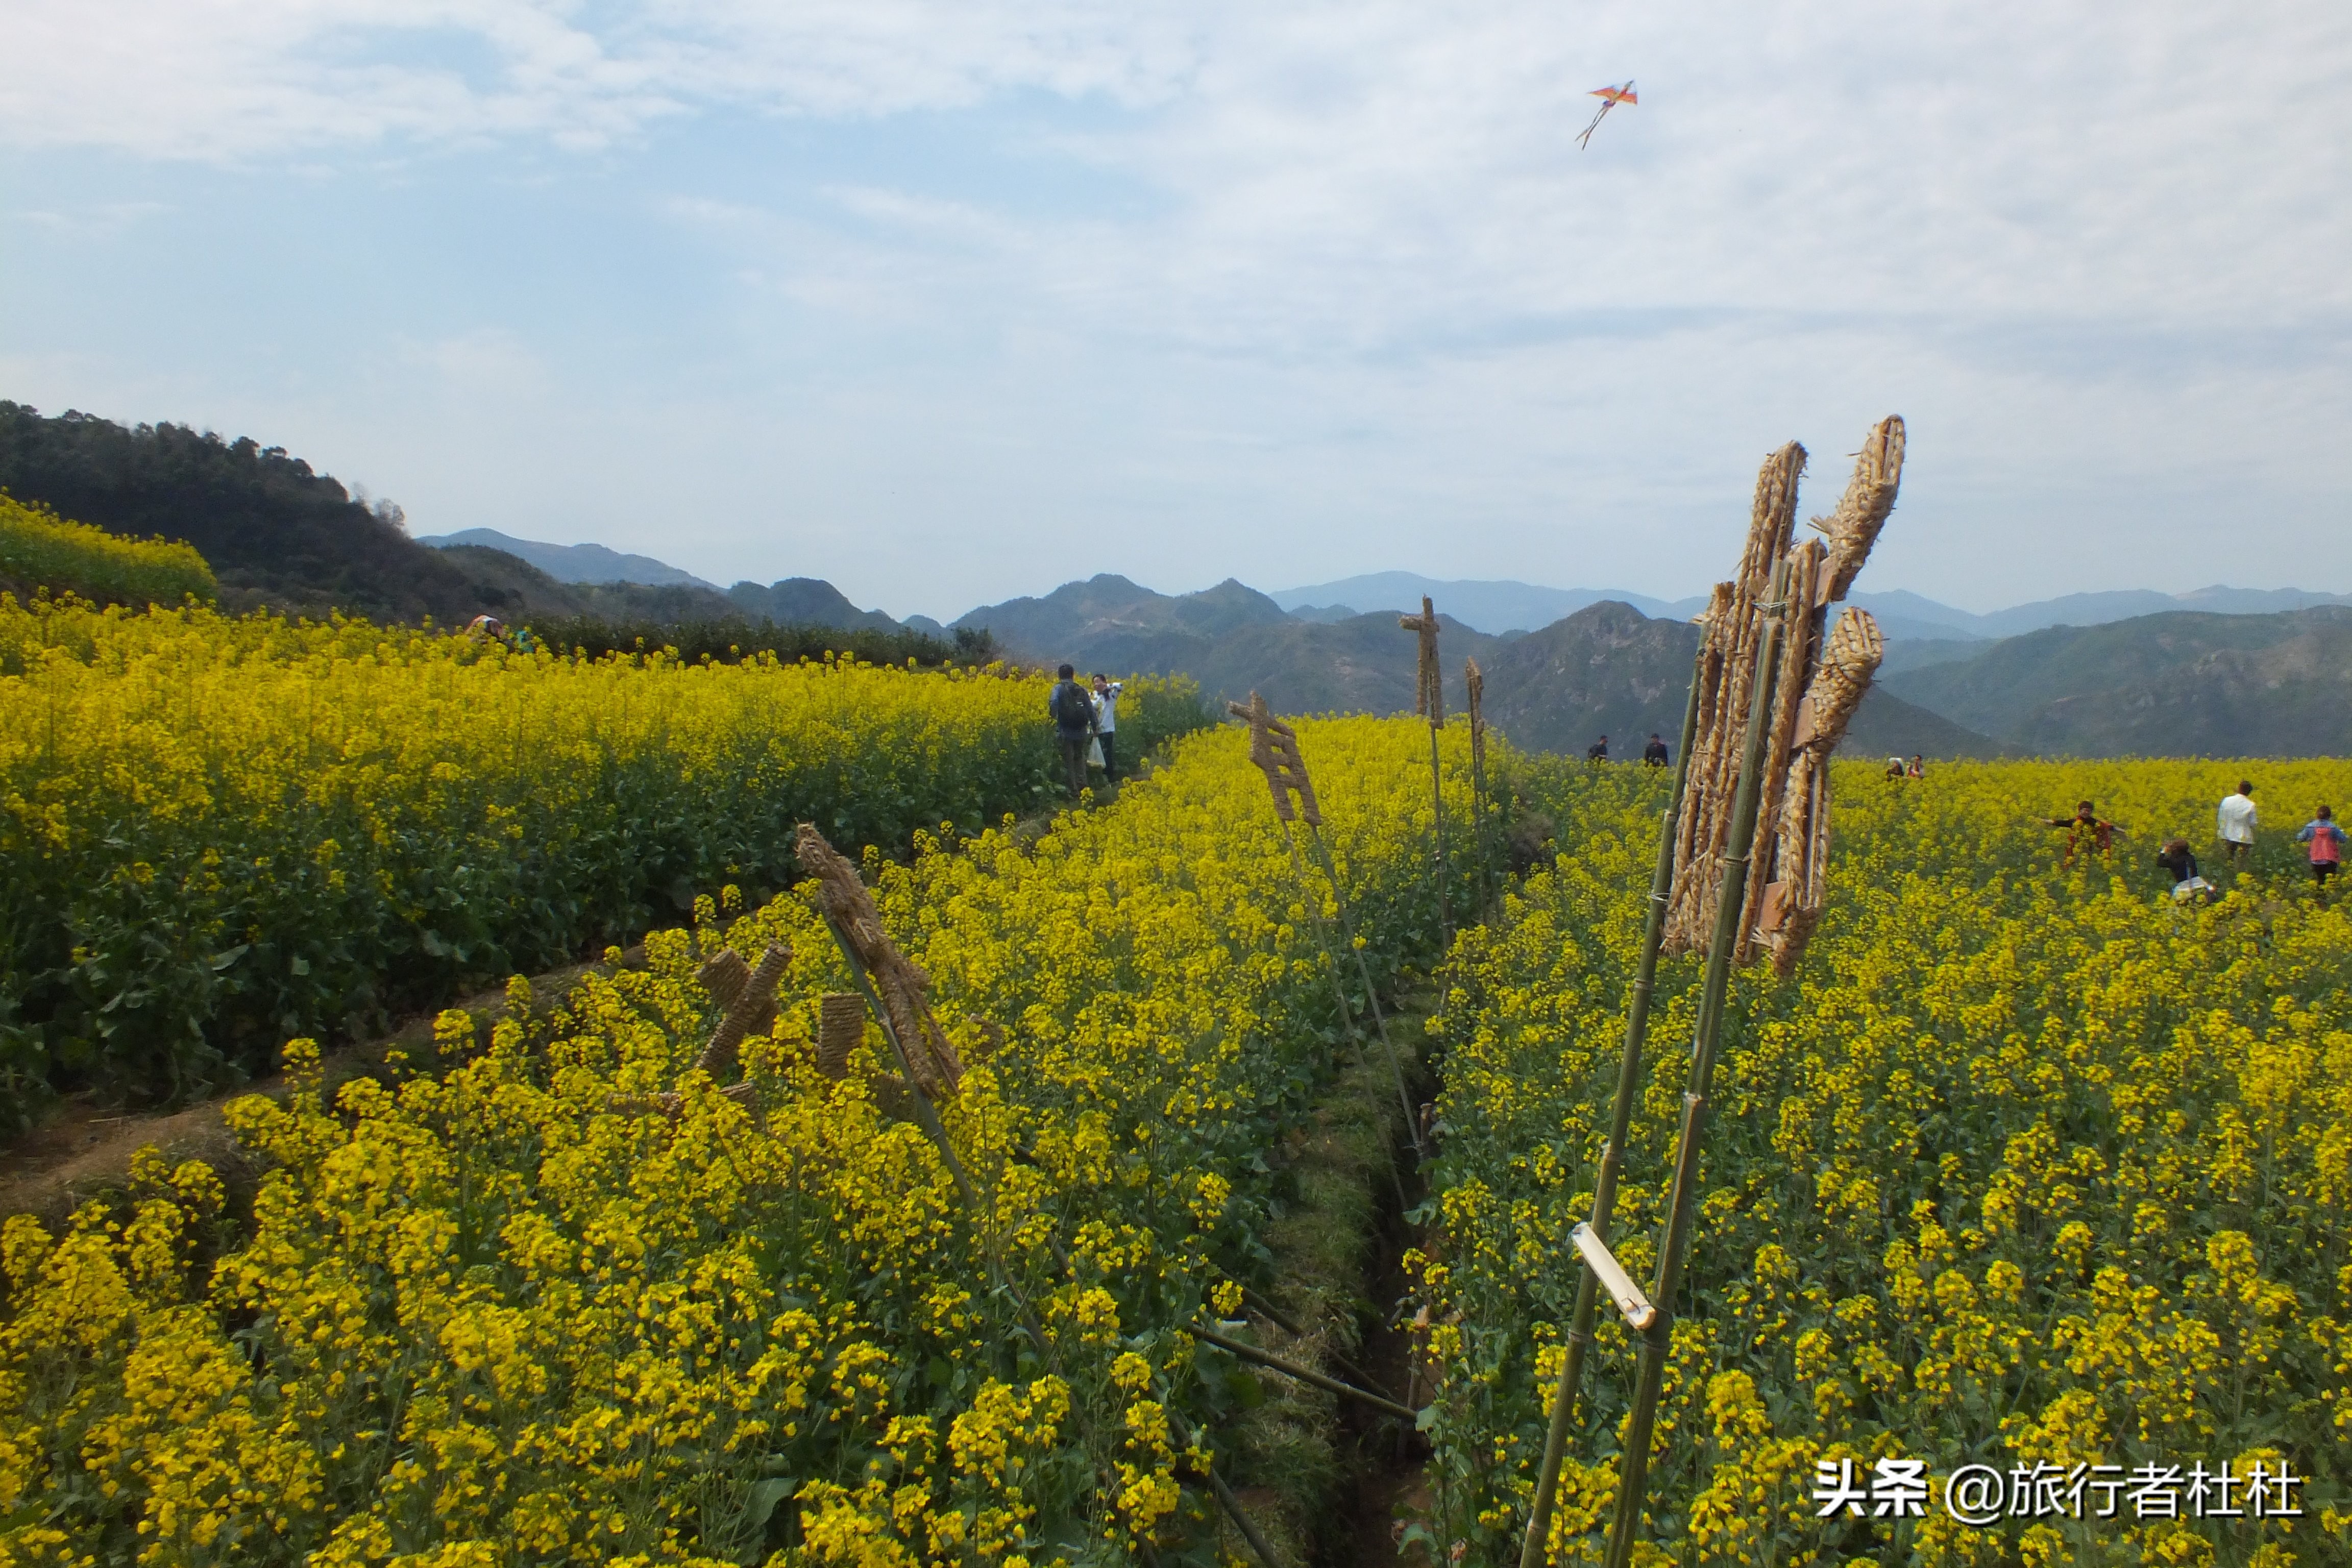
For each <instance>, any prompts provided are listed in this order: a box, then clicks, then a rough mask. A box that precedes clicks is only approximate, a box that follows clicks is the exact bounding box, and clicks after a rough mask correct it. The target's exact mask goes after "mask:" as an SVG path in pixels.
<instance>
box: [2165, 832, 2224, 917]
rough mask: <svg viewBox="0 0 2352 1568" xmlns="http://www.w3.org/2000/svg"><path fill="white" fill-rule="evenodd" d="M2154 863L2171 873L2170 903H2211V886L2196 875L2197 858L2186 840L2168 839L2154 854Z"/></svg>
mask: <svg viewBox="0 0 2352 1568" xmlns="http://www.w3.org/2000/svg"><path fill="white" fill-rule="evenodd" d="M2156 863H2157V864H2158V865H2159V866H2161V867H2163V868H2165V869H2166V870H2167V871H2169V872H2170V873H2172V901H2173V902H2174V903H2176V904H2185V903H2188V902H2189V900H2192V899H2193V900H2197V901H2198V902H2200V903H2211V902H2212V901H2213V884H2212V883H2210V882H2209V881H2207V880H2206V879H2204V878H2202V877H2200V876H2199V875H2198V874H2197V856H2196V854H2195V853H2194V852H2193V851H2192V850H2190V848H2189V840H2187V839H2186V838H2168V839H2166V840H2165V842H2164V847H2163V848H2161V849H2159V850H2158V851H2157V852H2156Z"/></svg>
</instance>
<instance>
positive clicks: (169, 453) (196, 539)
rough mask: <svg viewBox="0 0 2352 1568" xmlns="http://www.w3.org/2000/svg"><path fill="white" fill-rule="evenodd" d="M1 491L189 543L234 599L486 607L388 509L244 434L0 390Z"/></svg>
mask: <svg viewBox="0 0 2352 1568" xmlns="http://www.w3.org/2000/svg"><path fill="white" fill-rule="evenodd" d="M0 489H5V490H7V491H8V492H9V493H10V494H11V495H13V496H15V497H16V499H17V500H37V501H42V502H45V503H47V505H48V506H50V507H52V508H54V509H55V510H57V511H58V514H59V515H61V516H64V517H69V518H72V519H74V520H76V521H80V522H87V523H91V524H94V525H96V526H97V527H100V528H103V529H106V530H107V531H110V532H113V533H120V534H127V535H131V536H133V537H139V538H144V537H147V536H149V535H162V536H163V537H164V538H167V539H184V540H185V541H187V542H189V543H190V544H193V545H194V546H195V547H196V549H197V550H198V551H199V552H202V553H203V555H204V557H205V560H206V561H208V562H210V563H212V568H213V574H214V575H215V576H216V577H217V578H218V579H219V580H220V584H221V588H222V595H223V599H224V601H225V602H226V604H228V605H231V606H232V607H247V606H250V605H257V604H267V605H270V606H271V607H273V608H277V609H282V610H286V611H289V612H298V613H308V614H320V613H323V612H324V611H325V610H326V609H328V608H329V607H330V606H332V607H335V608H340V609H343V610H347V611H349V612H351V613H352V614H355V615H364V616H372V617H374V618H377V619H382V620H409V621H413V620H417V619H420V618H422V617H423V616H428V615H429V616H435V617H436V618H437V619H440V620H443V621H451V620H459V619H463V618H465V617H467V616H473V615H476V614H478V613H479V612H480V611H482V610H484V609H488V608H494V607H495V605H494V603H490V602H486V601H485V597H484V595H482V593H481V592H480V591H479V584H477V583H476V582H475V581H474V577H473V575H472V574H469V573H468V572H467V570H466V568H465V567H464V566H463V565H462V564H460V563H457V562H456V561H452V560H451V559H449V558H448V557H447V556H446V555H444V554H443V553H442V552H439V551H436V550H428V549H426V548H425V546H423V545H421V544H419V543H417V542H415V540H413V539H411V538H409V537H408V535H407V534H406V533H405V532H404V531H403V530H402V528H401V523H400V513H399V510H398V509H397V508H396V507H393V506H391V505H389V504H382V505H378V506H375V507H369V506H365V505H362V503H361V502H359V501H358V500H354V499H353V498H352V494H351V492H350V491H348V490H346V489H344V488H343V487H342V486H341V484H340V483H338V482H337V481H336V480H334V479H331V478H329V477H328V476H326V475H324V474H320V473H314V472H312V471H311V468H310V464H308V463H306V462H304V461H302V459H300V458H294V457H289V456H288V455H287V453H286V451H285V449H284V448H283V447H264V446H261V445H260V444H259V443H257V442H256V441H254V440H252V439H251V438H249V437H247V438H240V439H238V440H235V441H226V440H223V439H222V438H221V437H218V436H216V435H214V434H212V433H211V432H209V431H206V432H201V433H200V432H198V431H195V430H193V429H190V428H189V427H188V426H184V425H169V424H165V425H140V426H122V425H117V424H115V423H114V422H113V421H112V420H110V419H101V418H99V417H97V416H93V415H88V414H80V413H77V412H74V411H71V410H68V412H66V413H64V414H62V415H58V416H54V417H46V418H45V417H43V416H42V415H41V413H40V411H39V410H37V409H35V408H30V407H27V406H26V405H23V404H19V403H10V402H7V401H5V400H0Z"/></svg>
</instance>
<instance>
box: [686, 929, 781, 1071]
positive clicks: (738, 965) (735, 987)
mask: <svg viewBox="0 0 2352 1568" xmlns="http://www.w3.org/2000/svg"><path fill="white" fill-rule="evenodd" d="M792 958H793V954H792V950H791V949H790V948H784V947H771V948H769V949H768V950H767V951H766V952H762V953H761V955H760V967H759V968H757V969H751V968H748V967H747V966H746V965H745V964H744V963H743V955H742V954H741V953H739V952H736V951H735V950H734V949H733V948H727V949H724V950H722V951H721V952H719V953H717V954H714V955H713V956H712V957H711V958H710V959H709V961H707V962H706V963H704V964H703V966H702V969H701V972H700V973H698V975H697V976H696V978H697V979H699V980H701V981H702V982H703V984H704V986H705V988H706V989H708V990H709V992H710V994H711V995H712V996H713V997H715V998H716V999H717V1000H718V1002H719V1005H720V1006H722V1007H724V1008H726V1009H727V1013H726V1016H724V1017H722V1018H720V1019H719V1026H718V1027H717V1028H715V1029H713V1030H712V1031H711V1032H710V1038H709V1042H708V1043H706V1044H705V1045H704V1046H703V1047H702V1054H701V1056H699V1057H698V1058H695V1063H694V1065H695V1066H696V1067H698V1068H701V1069H702V1070H703V1071H704V1072H707V1073H709V1075H710V1076H711V1077H712V1078H714V1079H717V1078H732V1077H734V1076H735V1065H736V1059H737V1057H736V1053H737V1050H738V1048H739V1047H741V1045H742V1044H743V1038H744V1037H745V1036H747V1035H749V1034H751V1032H752V1031H753V1030H755V1029H764V1028H766V1027H768V1026H770V1025H771V1024H772V1023H774V1022H775V1021H776V987H777V985H778V984H781V983H782V980H783V978H784V966H785V965H786V964H788V963H791V962H792Z"/></svg>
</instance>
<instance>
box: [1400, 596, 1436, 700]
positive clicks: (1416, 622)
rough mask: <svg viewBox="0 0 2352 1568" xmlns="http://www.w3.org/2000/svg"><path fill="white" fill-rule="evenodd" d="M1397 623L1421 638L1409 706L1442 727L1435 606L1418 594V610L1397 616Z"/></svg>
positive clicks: (1427, 598)
mask: <svg viewBox="0 0 2352 1568" xmlns="http://www.w3.org/2000/svg"><path fill="white" fill-rule="evenodd" d="M1397 625H1398V626H1402V627H1403V628H1404V629H1405V630H1406V631H1409V632H1413V633H1417V634H1418V635H1419V637H1420V638H1421V660H1420V668H1417V669H1416V670H1415V671H1414V672H1413V681H1414V685H1413V695H1412V710H1413V711H1414V712H1415V713H1418V714H1421V715H1422V716H1423V717H1424V718H1426V719H1427V720H1428V721H1429V724H1430V728H1432V729H1433V730H1442V729H1444V727H1445V679H1444V672H1443V671H1442V670H1441V669H1440V668H1438V663H1437V610H1436V607H1435V606H1434V605H1431V604H1430V602H1429V595H1426V594H1423V595H1422V596H1421V614H1419V615H1417V616H1398V617H1397Z"/></svg>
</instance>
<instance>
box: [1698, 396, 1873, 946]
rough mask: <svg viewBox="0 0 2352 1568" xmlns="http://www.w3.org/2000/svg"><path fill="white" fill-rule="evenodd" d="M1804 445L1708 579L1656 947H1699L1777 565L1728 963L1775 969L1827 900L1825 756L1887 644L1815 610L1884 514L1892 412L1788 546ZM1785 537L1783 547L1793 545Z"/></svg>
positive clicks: (1792, 447)
mask: <svg viewBox="0 0 2352 1568" xmlns="http://www.w3.org/2000/svg"><path fill="white" fill-rule="evenodd" d="M1804 470H1805V449H1804V448H1803V447H1801V446H1798V445H1797V444H1796V443H1795V442H1793V441H1792V442H1790V444H1789V445H1788V446H1786V447H1781V448H1780V450H1779V451H1777V452H1775V453H1773V454H1772V455H1771V456H1770V457H1769V458H1766V459H1765V461H1764V468H1763V471H1762V472H1761V473H1759V475H1758V476H1757V480H1756V500H1755V505H1754V508H1753V510H1752V511H1751V513H1750V516H1749V521H1748V541H1747V545H1746V547H1745V549H1744V550H1743V551H1742V552H1741V555H1740V561H1739V572H1738V576H1737V577H1735V578H1734V579H1733V580H1732V581H1730V582H1728V583H1718V584H1716V588H1715V593H1714V595H1713V597H1712V599H1711V600H1710V602H1709V604H1708V606H1707V611H1706V615H1705V616H1703V617H1701V628H1702V629H1701V633H1700V657H1699V660H1698V668H1697V675H1696V679H1697V680H1698V682H1699V711H1698V727H1697V731H1696V736H1697V739H1696V744H1695V746H1694V747H1693V750H1692V752H1691V758H1690V763H1691V773H1690V784H1689V788H1688V791H1687V793H1686V794H1685V796H1684V799H1683V809H1682V815H1681V817H1680V818H1679V819H1678V821H1677V823H1676V825H1675V871H1674V884H1673V902H1672V905H1671V907H1670V909H1669V910H1668V914H1667V920H1666V930H1665V948H1666V951H1667V952H1694V951H1697V950H1701V949H1704V948H1705V947H1706V944H1707V941H1708V938H1709V935H1710V934H1711V932H1712V931H1713V930H1714V927H1715V918H1716V903H1717V897H1718V895H1719V893H1720V891H1721V889H1722V886H1723V861H1722V858H1723V857H1724V856H1725V855H1727V854H1729V853H1731V848H1732V847H1731V846H1730V845H1729V844H1728V843H1727V837H1728V835H1729V833H1730V827H1731V800H1732V792H1733V786H1734V785H1735V784H1736V783H1737V782H1738V771H1739V761H1740V747H1741V742H1742V739H1743V730H1744V726H1745V725H1746V722H1747V716H1748V705H1749V700H1750V694H1751V692H1752V691H1753V687H1752V685H1751V684H1750V683H1751V682H1752V681H1753V680H1754V679H1757V677H1758V675H1759V672H1758V671H1757V669H1756V668H1755V665H1756V652H1757V649H1758V647H1759V644H1760V642H1761V639H1762V636H1763V627H1764V619H1765V608H1764V601H1765V599H1766V598H1767V596H1768V595H1769V589H1770V585H1771V584H1772V582H1773V580H1774V574H1776V572H1779V571H1780V570H1781V569H1782V568H1784V567H1785V569H1786V571H1787V590H1786V599H1785V603H1786V605H1787V612H1786V613H1787V636H1786V637H1785V638H1784V640H1783V642H1782V645H1781V656H1780V665H1779V669H1778V671H1777V674H1778V679H1777V681H1776V683H1775V685H1774V687H1773V690H1772V707H1771V713H1770V731H1769V744H1768V750H1767V752H1766V756H1765V767H1764V773H1763V774H1762V779H1761V784H1762V787H1763V790H1764V795H1763V799H1762V802H1761V809H1760V811H1759V815H1758V818H1757V825H1756V837H1755V840H1754V842H1753V843H1752V844H1751V845H1750V846H1748V849H1749V852H1750V853H1751V854H1752V856H1753V857H1754V858H1753V860H1752V862H1751V864H1750V869H1749V875H1748V886H1747V892H1746V897H1745V900H1743V907H1742V916H1741V921H1740V925H1739V935H1738V949H1737V951H1736V952H1735V955H1734V962H1736V963H1750V962H1753V961H1754V960H1755V959H1756V958H1758V957H1759V956H1761V955H1762V954H1763V953H1765V952H1769V953H1770V954H1771V957H1772V963H1773V965H1774V967H1775V968H1777V969H1778V970H1780V972H1781V973H1787V972H1788V971H1789V970H1790V969H1791V968H1792V967H1793V966H1794V965H1795V963H1796V962H1797V959H1798V957H1799V955H1800V954H1801V953H1802V952H1804V947H1805V940H1806V938H1807V937H1808V936H1809V935H1810V934H1811V931H1812V928H1813V924H1814V922H1815V921H1817V920H1819V919H1820V916H1821V909H1822V900H1823V898H1824V897H1825V896H1826V893H1827V887H1826V881H1825V878H1824V875H1823V872H1824V868H1826V866H1827V864H1828V859H1829V822H1830V813H1829V770H1828V765H1827V764H1828V761H1829V756H1830V753H1831V752H1832V751H1834V750H1835V749H1836V747H1837V742H1838V741H1839V739H1840V738H1841V737H1842V736H1843V735H1844V733H1845V728H1846V725H1847V724H1848V723H1849V722H1850V721H1852V720H1853V711H1854V709H1855V708H1856V707H1857V706H1858V705H1859V704H1860V703H1861V701H1862V699H1863V695H1864V693H1865V692H1867V691H1868V690H1869V689H1870V680H1871V677H1872V675H1873V674H1874V673H1875V672H1876V670H1877V668H1878V663H1879V660H1880V658H1883V657H1884V655H1885V643H1884V641H1883V639H1882V638H1881V637H1880V636H1879V632H1878V626H1877V623H1876V622H1874V620H1872V619H1871V617H1870V615H1869V613H1868V612H1867V611H1864V610H1862V609H1858V608H1853V609H1848V610H1847V611H1846V612H1845V614H1844V615H1843V616H1841V617H1840V618H1839V620H1838V621H1837V623H1836V625H1835V626H1834V627H1833V628H1832V627H1831V626H1829V625H1828V616H1829V606H1830V605H1833V604H1835V603H1836V602H1837V601H1839V600H1841V599H1843V598H1844V597H1845V594H1846V590H1847V589H1848V588H1849V587H1851V586H1852V585H1853V579H1854V575H1855V574H1857V573H1859V572H1860V571H1861V570H1862V566H1863V563H1864V561H1866V560H1868V559H1869V556H1870V549H1871V546H1872V544H1873V543H1874V542H1876V540H1877V538H1878V533H1879V530H1880V529H1881V528H1883V527H1884V526H1885V522H1886V517H1887V514H1888V513H1889V512H1890V511H1892V510H1894V507H1895V491H1896V489H1897V488H1898V487H1899V485H1900V483H1901V480H1902V476H1903V421H1902V420H1901V419H1900V418H1899V417H1896V416H1892V415H1890V416H1887V417H1886V418H1885V419H1883V420H1881V421H1879V423H1878V424H1877V425H1876V426H1874V427H1873V428H1872V430H1871V432H1870V437H1869V439H1868V440H1866V441H1865V442H1864V444H1863V448H1862V451H1861V452H1860V453H1859V454H1857V455H1856V458H1855V462H1854V469H1853V479H1852V480H1851V481H1850V482H1849V483H1848V484H1847V486H1846V489H1845V494H1844V496H1843V498H1842V499H1841V500H1839V502H1838V504H1837V507H1836V510H1833V511H1832V512H1831V514H1830V515H1829V516H1828V517H1827V518H1816V519H1814V520H1813V524H1812V526H1813V527H1814V528H1816V529H1817V530H1819V531H1821V533H1822V538H1820V539H1811V540H1807V541H1806V542H1804V543H1802V544H1793V538H1794V534H1795V524H1796V515H1797V486H1798V481H1799V479H1801V477H1802V476H1803V474H1804ZM1792 546H1793V547H1792Z"/></svg>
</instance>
